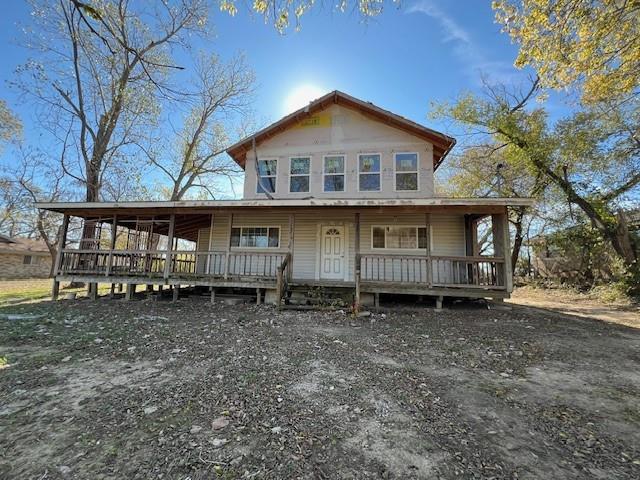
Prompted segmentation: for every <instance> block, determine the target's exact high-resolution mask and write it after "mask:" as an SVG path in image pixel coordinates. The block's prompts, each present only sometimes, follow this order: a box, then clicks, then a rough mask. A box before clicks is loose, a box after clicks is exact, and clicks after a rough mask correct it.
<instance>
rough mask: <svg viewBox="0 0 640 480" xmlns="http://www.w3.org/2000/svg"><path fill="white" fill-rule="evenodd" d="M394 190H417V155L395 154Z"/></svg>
mask: <svg viewBox="0 0 640 480" xmlns="http://www.w3.org/2000/svg"><path fill="white" fill-rule="evenodd" d="M395 168H396V190H398V191H411V190H418V154H417V153H396V155H395Z"/></svg>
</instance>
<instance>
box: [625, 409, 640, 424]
mask: <svg viewBox="0 0 640 480" xmlns="http://www.w3.org/2000/svg"><path fill="white" fill-rule="evenodd" d="M622 415H623V416H624V418H625V419H626V420H628V421H630V422H634V423H640V408H637V407H626V408H625V409H624V410H623V411H622Z"/></svg>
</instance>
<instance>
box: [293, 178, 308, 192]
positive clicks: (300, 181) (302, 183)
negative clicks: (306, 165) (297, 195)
mask: <svg viewBox="0 0 640 480" xmlns="http://www.w3.org/2000/svg"><path fill="white" fill-rule="evenodd" d="M290 181H291V186H290V191H291V192H308V191H309V177H308V176H306V175H304V176H300V177H291V178H290Z"/></svg>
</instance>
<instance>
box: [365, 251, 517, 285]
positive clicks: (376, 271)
mask: <svg viewBox="0 0 640 480" xmlns="http://www.w3.org/2000/svg"><path fill="white" fill-rule="evenodd" d="M503 272H504V259H503V258H499V257H447V256H418V255H382V254H362V255H360V281H362V282H374V283H399V284H414V285H426V286H429V287H433V286H436V287H469V288H493V289H504V288H505V282H504V274H503Z"/></svg>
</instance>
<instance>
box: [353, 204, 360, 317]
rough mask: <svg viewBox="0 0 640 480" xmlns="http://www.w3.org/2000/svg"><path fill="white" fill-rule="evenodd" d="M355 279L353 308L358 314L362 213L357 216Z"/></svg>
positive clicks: (357, 213)
mask: <svg viewBox="0 0 640 480" xmlns="http://www.w3.org/2000/svg"><path fill="white" fill-rule="evenodd" d="M353 277H354V278H353V279H354V280H355V282H356V292H355V299H354V305H353V308H354V310H355V312H356V313H358V311H359V310H360V212H356V214H355V262H354V273H353Z"/></svg>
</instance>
